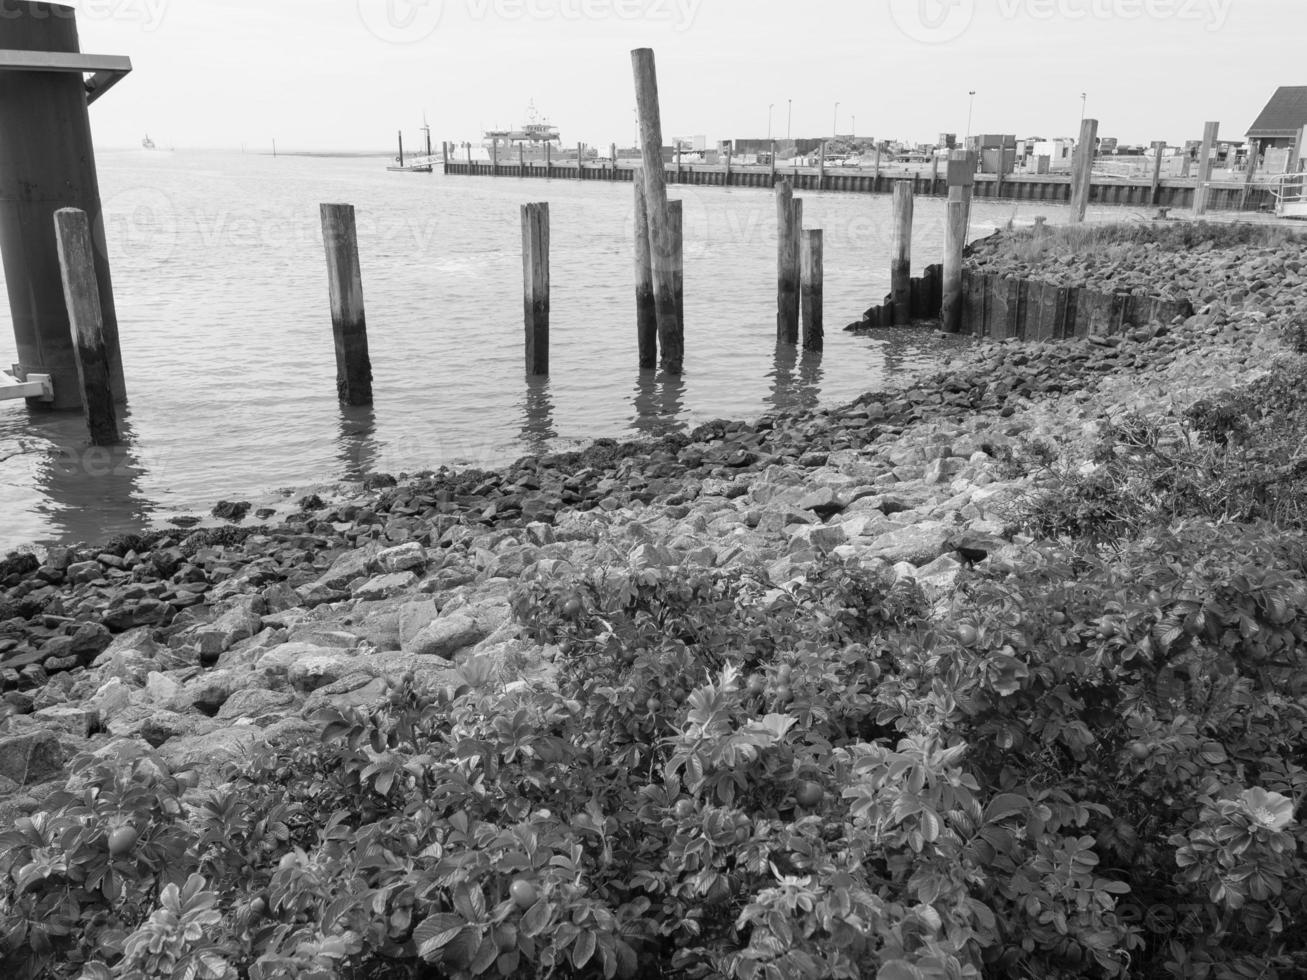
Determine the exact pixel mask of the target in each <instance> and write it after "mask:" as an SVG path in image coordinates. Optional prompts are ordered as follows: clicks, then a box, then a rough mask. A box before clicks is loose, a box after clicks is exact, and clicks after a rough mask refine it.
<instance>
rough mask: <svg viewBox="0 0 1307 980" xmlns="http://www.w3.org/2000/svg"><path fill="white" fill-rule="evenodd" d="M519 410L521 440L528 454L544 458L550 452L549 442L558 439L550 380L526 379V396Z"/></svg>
mask: <svg viewBox="0 0 1307 980" xmlns="http://www.w3.org/2000/svg"><path fill="white" fill-rule="evenodd" d="M518 408H519V409H520V410H521V412H522V427H521V434H520V436H519V439H520V440H521V442H522V443H523V444H524V445H525V446H526V449H527V452H529V453H531V454H533V455H536V456H542V455H544V454H545V453H547V452H549V442H550V440H552V439H557V438H558V430H557V429H555V428H554V399H553V396H552V395H551V394H550V393H549V378H548V377H539V376H532V377H528V378H527V379H526V394H525V395H524V397H523V399H522V401H521V402H519V403H518Z"/></svg>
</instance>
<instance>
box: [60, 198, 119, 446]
mask: <svg viewBox="0 0 1307 980" xmlns="http://www.w3.org/2000/svg"><path fill="white" fill-rule="evenodd" d="M54 233H55V240H56V242H57V244H58V246H59V269H60V273H61V274H62V277H63V286H64V303H65V305H66V306H67V307H68V323H69V327H70V328H71V332H72V340H73V353H74V355H75V356H76V360H77V380H78V383H79V384H80V386H81V389H82V411H83V412H84V413H85V415H86V426H87V428H88V429H90V431H91V445H93V446H112V445H114V444H115V443H116V442H118V413H117V410H116V409H115V408H114V404H113V386H112V383H111V381H110V376H109V350H108V345H107V344H106V343H105V336H104V313H103V311H102V309H101V307H100V283H99V280H98V279H97V278H96V275H95V249H94V247H93V246H92V244H91V222H90V221H89V220H88V219H87V217H86V212H85V211H83V210H81V209H80V208H60V209H59V210H57V211H56V212H55V213H54Z"/></svg>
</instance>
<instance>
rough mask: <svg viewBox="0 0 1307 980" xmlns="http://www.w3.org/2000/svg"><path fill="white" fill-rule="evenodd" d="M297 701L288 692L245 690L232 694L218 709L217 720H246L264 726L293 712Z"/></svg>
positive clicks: (260, 689)
mask: <svg viewBox="0 0 1307 980" xmlns="http://www.w3.org/2000/svg"><path fill="white" fill-rule="evenodd" d="M298 700H299V699H298V698H297V697H296V696H295V695H294V694H293V693H292V692H290V691H269V690H266V689H263V688H247V689H246V690H243V691H236V692H234V693H233V694H232V695H231V697H229V698H228V699H227V700H226V701H225V702H224V703H223V706H222V707H221V708H219V709H218V714H217V718H218V719H220V720H222V721H238V720H240V719H248V720H250V721H251V722H253V723H254V724H256V725H266V724H268V723H269V722H270V721H273V720H277V719H280V718H283V717H285V716H286V715H287V714H289V713H291V712H292V711H294V705H295V704H296V703H297V702H298Z"/></svg>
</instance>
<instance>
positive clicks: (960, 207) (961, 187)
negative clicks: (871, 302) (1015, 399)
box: [940, 150, 976, 333]
mask: <svg viewBox="0 0 1307 980" xmlns="http://www.w3.org/2000/svg"><path fill="white" fill-rule="evenodd" d="M955 164H958V165H955ZM975 179H976V175H975V168H974V166H973V165H972V161H971V154H970V153H969V152H968V151H966V150H954V151H953V152H952V153H950V154H949V168H948V183H949V188H948V205H947V211H946V217H945V221H944V284H943V285H944V296H943V299H942V301H941V303H940V327H941V329H943V330H944V331H945V332H947V333H958V332H960V331H961V330H962V252H963V249H964V248H966V244H967V225H968V223H969V221H970V218H971V188H972V186H973V185H974V183H975Z"/></svg>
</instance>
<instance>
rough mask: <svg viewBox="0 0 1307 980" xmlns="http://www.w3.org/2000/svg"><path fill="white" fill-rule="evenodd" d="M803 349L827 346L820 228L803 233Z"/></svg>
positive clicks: (819, 348) (818, 348)
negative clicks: (823, 310)
mask: <svg viewBox="0 0 1307 980" xmlns="http://www.w3.org/2000/svg"><path fill="white" fill-rule="evenodd" d="M802 253H803V257H802V268H803V349H804V350H821V349H822V347H823V346H825V335H824V331H823V329H822V281H823V279H824V263H823V256H822V234H821V230H820V229H815V230H812V231H805V232H804V233H803V248H802Z"/></svg>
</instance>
